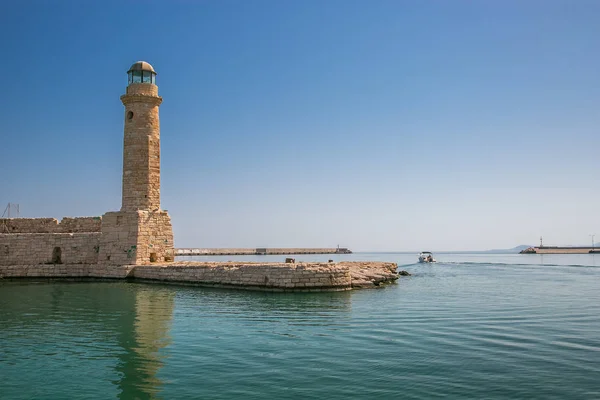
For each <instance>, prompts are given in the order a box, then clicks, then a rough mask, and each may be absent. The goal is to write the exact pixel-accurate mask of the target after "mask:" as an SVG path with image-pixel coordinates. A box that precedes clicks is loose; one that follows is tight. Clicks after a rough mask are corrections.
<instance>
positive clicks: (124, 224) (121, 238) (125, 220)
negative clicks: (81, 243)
mask: <svg viewBox="0 0 600 400" xmlns="http://www.w3.org/2000/svg"><path fill="white" fill-rule="evenodd" d="M137 221H138V215H137V212H120V211H117V212H107V213H106V214H104V215H103V216H102V236H101V237H100V251H99V254H98V262H99V263H101V264H109V265H131V264H135V263H136V259H137V237H138V226H137Z"/></svg>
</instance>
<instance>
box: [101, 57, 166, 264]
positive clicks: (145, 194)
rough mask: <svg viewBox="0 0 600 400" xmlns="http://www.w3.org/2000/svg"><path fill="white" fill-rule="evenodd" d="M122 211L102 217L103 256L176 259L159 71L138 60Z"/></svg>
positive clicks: (107, 259) (108, 259) (129, 102)
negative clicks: (167, 201) (165, 200)
mask: <svg viewBox="0 0 600 400" xmlns="http://www.w3.org/2000/svg"><path fill="white" fill-rule="evenodd" d="M127 76H128V84H127V89H126V91H125V94H124V95H122V96H121V101H122V102H123V105H124V106H125V120H124V137H123V192H122V203H121V211H119V212H109V213H106V214H104V216H103V217H102V238H101V240H100V249H99V253H100V254H99V261H100V262H104V263H108V264H115V265H123V264H147V263H153V262H165V261H173V228H172V226H171V218H170V217H169V215H168V214H167V212H166V211H162V210H161V209H160V123H159V118H158V107H159V106H160V104H161V103H162V97H160V96H159V95H158V86H156V72H155V71H154V68H152V65H150V64H148V63H147V62H145V61H138V62H136V63H135V64H133V65H132V66H131V68H129V71H127Z"/></svg>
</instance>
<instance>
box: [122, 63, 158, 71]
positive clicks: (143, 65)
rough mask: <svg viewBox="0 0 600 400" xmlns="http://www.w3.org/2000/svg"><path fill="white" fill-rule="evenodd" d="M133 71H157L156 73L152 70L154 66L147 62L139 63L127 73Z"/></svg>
mask: <svg viewBox="0 0 600 400" xmlns="http://www.w3.org/2000/svg"><path fill="white" fill-rule="evenodd" d="M131 71H151V72H154V73H156V71H154V68H152V65H150V63H147V62H146V61H138V62H136V63H134V64H133V65H132V66H131V68H129V71H127V72H131Z"/></svg>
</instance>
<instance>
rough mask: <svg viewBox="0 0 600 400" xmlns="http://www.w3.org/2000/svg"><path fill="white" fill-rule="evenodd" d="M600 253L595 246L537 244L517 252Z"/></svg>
mask: <svg viewBox="0 0 600 400" xmlns="http://www.w3.org/2000/svg"><path fill="white" fill-rule="evenodd" d="M588 253H600V250H599V249H598V248H597V247H577V246H571V247H569V246H565V247H561V246H538V247H528V248H526V249H525V250H521V251H520V252H519V254H588Z"/></svg>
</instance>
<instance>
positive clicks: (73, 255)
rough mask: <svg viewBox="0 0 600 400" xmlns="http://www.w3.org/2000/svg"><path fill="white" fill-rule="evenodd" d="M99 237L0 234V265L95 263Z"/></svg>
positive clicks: (57, 234) (75, 234)
mask: <svg viewBox="0 0 600 400" xmlns="http://www.w3.org/2000/svg"><path fill="white" fill-rule="evenodd" d="M99 239H100V233H97V232H88V233H13V234H0V265H26V264H46V263H53V262H58V263H71V264H80V263H96V262H97V261H98V244H99Z"/></svg>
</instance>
